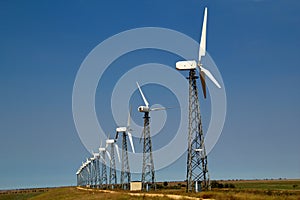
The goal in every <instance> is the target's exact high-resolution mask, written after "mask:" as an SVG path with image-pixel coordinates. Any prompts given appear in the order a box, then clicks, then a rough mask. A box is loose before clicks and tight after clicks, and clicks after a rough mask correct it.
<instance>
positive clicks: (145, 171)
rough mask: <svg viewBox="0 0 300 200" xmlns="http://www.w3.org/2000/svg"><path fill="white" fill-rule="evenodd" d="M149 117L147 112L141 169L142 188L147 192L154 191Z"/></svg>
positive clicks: (145, 115)
mask: <svg viewBox="0 0 300 200" xmlns="http://www.w3.org/2000/svg"><path fill="white" fill-rule="evenodd" d="M149 122H150V117H149V112H145V113H144V129H143V138H144V139H143V143H144V144H143V168H142V188H143V190H149V189H150V188H153V189H156V185H155V172H154V162H153V156H152V142H151V135H150V125H149Z"/></svg>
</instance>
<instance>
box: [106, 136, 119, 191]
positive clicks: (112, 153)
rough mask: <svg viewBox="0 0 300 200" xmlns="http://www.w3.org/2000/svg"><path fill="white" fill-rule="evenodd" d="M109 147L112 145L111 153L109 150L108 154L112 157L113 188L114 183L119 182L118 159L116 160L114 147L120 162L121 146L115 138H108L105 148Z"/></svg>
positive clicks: (111, 179) (110, 179) (110, 181)
mask: <svg viewBox="0 0 300 200" xmlns="http://www.w3.org/2000/svg"><path fill="white" fill-rule="evenodd" d="M108 147H110V153H109V152H108V151H106V152H107V156H108V157H109V158H110V167H109V184H110V185H111V189H113V188H114V186H113V184H117V171H116V160H115V153H114V149H115V150H116V152H117V156H118V160H119V162H120V153H119V147H118V145H117V143H116V140H115V139H107V140H106V146H105V148H106V149H107V148H108Z"/></svg>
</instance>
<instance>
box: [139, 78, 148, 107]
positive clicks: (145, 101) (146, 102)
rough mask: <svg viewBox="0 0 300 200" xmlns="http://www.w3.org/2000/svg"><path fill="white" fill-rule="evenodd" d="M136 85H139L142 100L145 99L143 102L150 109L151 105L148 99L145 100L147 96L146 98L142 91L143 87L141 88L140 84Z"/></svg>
mask: <svg viewBox="0 0 300 200" xmlns="http://www.w3.org/2000/svg"><path fill="white" fill-rule="evenodd" d="M136 85H137V86H138V88H139V91H140V93H141V95H142V98H143V101H144V103H145V106H147V107H149V103H148V101H147V99H146V98H145V96H144V94H143V92H142V90H141V87H140V85H139V83H138V82H136Z"/></svg>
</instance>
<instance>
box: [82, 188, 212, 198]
mask: <svg viewBox="0 0 300 200" xmlns="http://www.w3.org/2000/svg"><path fill="white" fill-rule="evenodd" d="M77 189H79V190H85V191H99V192H105V193H112V194H113V193H118V192H116V191H111V190H94V189H89V188H82V187H77ZM126 194H128V195H130V196H146V197H167V198H170V199H191V200H211V199H201V198H196V197H189V196H184V195H176V194H155V193H144V192H143V193H130V192H128V193H126Z"/></svg>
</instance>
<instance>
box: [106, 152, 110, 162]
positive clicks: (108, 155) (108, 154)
mask: <svg viewBox="0 0 300 200" xmlns="http://www.w3.org/2000/svg"><path fill="white" fill-rule="evenodd" d="M106 154H107V157H108V159H109V160H111V156H110V153H109V152H108V151H106Z"/></svg>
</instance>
